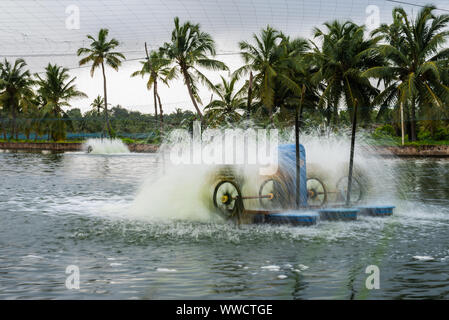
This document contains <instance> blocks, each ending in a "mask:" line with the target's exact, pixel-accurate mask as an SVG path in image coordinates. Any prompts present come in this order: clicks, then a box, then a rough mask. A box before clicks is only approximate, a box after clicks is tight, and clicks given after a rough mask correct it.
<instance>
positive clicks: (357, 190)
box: [336, 176, 363, 203]
mask: <svg viewBox="0 0 449 320" xmlns="http://www.w3.org/2000/svg"><path fill="white" fill-rule="evenodd" d="M336 189H337V198H338V199H339V200H340V201H344V202H346V200H347V194H348V177H347V176H346V177H342V178H340V180H338V182H337V185H336ZM349 197H350V202H352V203H357V202H359V201H360V200H362V198H363V188H362V185H361V183H360V182H359V181H358V180H357V179H356V178H354V177H352V184H351V193H350V195H349Z"/></svg>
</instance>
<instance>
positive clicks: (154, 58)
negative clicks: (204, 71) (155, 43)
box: [131, 43, 176, 126]
mask: <svg viewBox="0 0 449 320" xmlns="http://www.w3.org/2000/svg"><path fill="white" fill-rule="evenodd" d="M145 50H146V43H145ZM146 52H147V59H146V60H145V61H141V64H142V68H141V69H140V70H137V71H135V72H133V73H132V74H131V77H136V76H139V75H140V76H142V78H143V77H144V76H146V75H149V77H148V81H147V89H148V90H151V88H153V98H154V115H155V118H156V119H157V113H158V111H157V106H158V103H159V114H160V122H161V126H162V123H163V122H164V116H163V109H162V103H161V98H160V96H159V93H158V80H159V79H161V80H162V81H163V82H164V83H165V84H167V81H168V80H172V79H173V78H174V77H175V76H176V73H175V72H174V71H175V70H173V68H170V67H169V65H170V63H171V60H170V59H168V58H166V57H164V54H163V53H162V52H161V50H159V51H151V53H150V54H148V51H147V50H146Z"/></svg>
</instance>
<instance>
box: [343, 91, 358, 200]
mask: <svg viewBox="0 0 449 320" xmlns="http://www.w3.org/2000/svg"><path fill="white" fill-rule="evenodd" d="M356 128H357V100H354V114H353V116H352V134H351V153H350V155H349V173H348V190H347V193H346V205H347V206H348V205H349V203H350V201H351V188H352V169H353V167H354V147H355V132H356Z"/></svg>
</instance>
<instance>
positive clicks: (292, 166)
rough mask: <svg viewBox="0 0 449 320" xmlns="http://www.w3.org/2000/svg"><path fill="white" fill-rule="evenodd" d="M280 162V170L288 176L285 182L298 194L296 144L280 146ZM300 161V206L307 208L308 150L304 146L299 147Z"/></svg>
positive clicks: (291, 190)
mask: <svg viewBox="0 0 449 320" xmlns="http://www.w3.org/2000/svg"><path fill="white" fill-rule="evenodd" d="M278 151H279V154H278V160H279V168H280V169H281V170H282V171H283V172H284V173H285V174H287V175H288V179H286V181H283V182H284V183H286V184H287V187H288V189H289V190H290V192H292V193H293V194H295V192H296V145H295V144H281V145H279V146H278ZM299 159H300V170H299V172H300V180H301V181H300V182H299V193H300V205H301V207H307V170H306V149H305V148H304V146H303V145H302V144H300V145H299Z"/></svg>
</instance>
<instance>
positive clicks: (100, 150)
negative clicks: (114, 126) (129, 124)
mask: <svg viewBox="0 0 449 320" xmlns="http://www.w3.org/2000/svg"><path fill="white" fill-rule="evenodd" d="M83 150H85V151H86V152H89V153H92V154H112V153H129V149H128V147H127V146H126V144H124V143H123V142H122V140H120V139H88V140H87V141H86V142H85V143H84V145H83Z"/></svg>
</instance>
